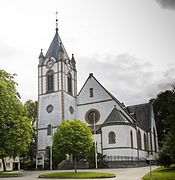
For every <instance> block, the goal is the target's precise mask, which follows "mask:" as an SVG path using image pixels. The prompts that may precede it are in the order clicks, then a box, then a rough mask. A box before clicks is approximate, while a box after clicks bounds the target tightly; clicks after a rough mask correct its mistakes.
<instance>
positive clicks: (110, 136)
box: [108, 131, 116, 144]
mask: <svg viewBox="0 0 175 180" xmlns="http://www.w3.org/2000/svg"><path fill="white" fill-rule="evenodd" d="M108 140H109V141H108V142H109V144H115V143H116V135H115V133H114V132H112V131H111V132H110V133H109V134H108Z"/></svg>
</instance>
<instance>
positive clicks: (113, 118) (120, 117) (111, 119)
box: [103, 107, 128, 124]
mask: <svg viewBox="0 0 175 180" xmlns="http://www.w3.org/2000/svg"><path fill="white" fill-rule="evenodd" d="M116 122H118V123H121V122H122V123H128V120H127V118H126V117H125V116H124V114H123V113H122V112H121V111H119V110H118V109H117V108H116V107H114V109H113V110H112V112H111V113H110V114H109V116H108V117H107V119H106V120H105V121H104V123H103V124H111V123H112V124H113V123H116Z"/></svg>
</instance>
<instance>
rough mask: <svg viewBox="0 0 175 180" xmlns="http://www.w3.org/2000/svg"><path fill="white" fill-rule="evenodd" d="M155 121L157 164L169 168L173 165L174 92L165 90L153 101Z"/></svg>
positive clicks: (174, 151) (174, 148)
mask: <svg viewBox="0 0 175 180" xmlns="http://www.w3.org/2000/svg"><path fill="white" fill-rule="evenodd" d="M153 106H154V113H155V119H156V124H157V127H158V128H157V129H158V136H159V144H160V145H161V151H160V153H159V162H160V164H161V165H164V166H169V165H170V164H171V163H175V131H174V129H175V90H174V88H173V89H172V90H167V91H165V92H162V93H160V94H158V95H157V97H156V98H155V99H154V100H153Z"/></svg>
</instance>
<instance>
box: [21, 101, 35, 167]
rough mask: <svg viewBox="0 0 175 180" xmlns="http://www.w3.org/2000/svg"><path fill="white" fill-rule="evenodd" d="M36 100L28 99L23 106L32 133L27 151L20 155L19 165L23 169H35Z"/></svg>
mask: <svg viewBox="0 0 175 180" xmlns="http://www.w3.org/2000/svg"><path fill="white" fill-rule="evenodd" d="M37 106H38V102H37V101H32V100H28V101H26V102H25V104H24V107H25V108H26V110H27V112H26V116H27V117H28V118H29V120H30V123H31V125H32V129H33V133H32V140H31V142H30V144H29V151H28V152H26V153H24V154H23V155H22V159H21V160H22V161H21V167H23V168H24V169H35V163H36V162H35V160H36V159H35V157H36V148H37V139H36V137H37V134H36V133H37V132H36V121H37Z"/></svg>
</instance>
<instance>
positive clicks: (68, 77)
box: [67, 73, 72, 94]
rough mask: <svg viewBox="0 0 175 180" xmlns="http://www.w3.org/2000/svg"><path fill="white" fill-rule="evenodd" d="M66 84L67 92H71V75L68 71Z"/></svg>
mask: <svg viewBox="0 0 175 180" xmlns="http://www.w3.org/2000/svg"><path fill="white" fill-rule="evenodd" d="M67 85H68V93H70V94H72V76H71V74H70V73H69V74H68V75H67Z"/></svg>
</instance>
